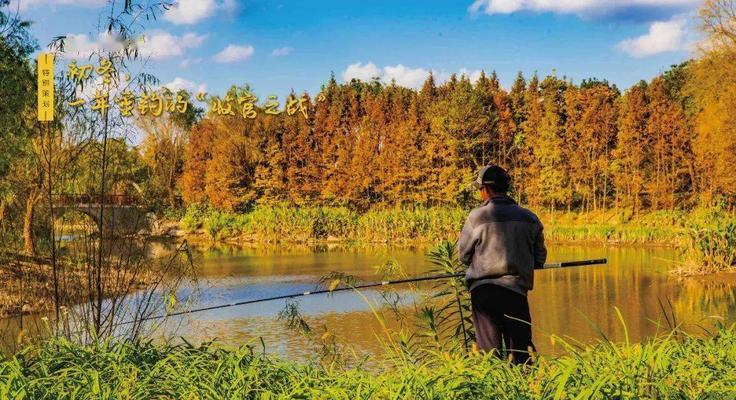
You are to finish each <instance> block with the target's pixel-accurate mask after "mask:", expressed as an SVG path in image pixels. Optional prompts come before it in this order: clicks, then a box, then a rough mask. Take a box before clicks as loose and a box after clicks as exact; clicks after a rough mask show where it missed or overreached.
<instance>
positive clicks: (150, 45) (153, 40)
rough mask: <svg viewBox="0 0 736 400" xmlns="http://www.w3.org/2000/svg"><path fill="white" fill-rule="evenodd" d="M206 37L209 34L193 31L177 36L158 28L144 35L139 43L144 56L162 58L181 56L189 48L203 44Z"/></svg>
mask: <svg viewBox="0 0 736 400" xmlns="http://www.w3.org/2000/svg"><path fill="white" fill-rule="evenodd" d="M205 39H207V35H197V34H196V33H192V32H189V33H185V34H184V35H182V36H175V35H172V34H171V33H169V32H166V31H160V30H157V31H152V32H148V33H147V34H146V35H145V36H144V38H143V40H142V42H141V43H139V45H138V51H139V53H140V55H141V56H142V57H148V58H151V59H152V60H161V59H165V58H171V57H177V56H181V55H183V54H184V53H185V52H186V51H187V50H188V49H194V48H197V47H199V46H201V45H202V43H204V41H205Z"/></svg>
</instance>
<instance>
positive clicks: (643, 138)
mask: <svg viewBox="0 0 736 400" xmlns="http://www.w3.org/2000/svg"><path fill="white" fill-rule="evenodd" d="M729 54H730V55H733V54H734V52H733V46H732V47H726V48H724V50H722V51H721V50H718V51H716V50H712V51H711V52H709V53H707V54H705V55H704V56H703V57H702V58H700V59H697V60H692V61H688V62H685V63H683V64H681V65H676V66H673V67H672V68H670V69H669V70H667V71H666V72H664V73H663V74H661V75H659V76H657V77H655V78H653V79H652V80H651V81H649V82H644V81H641V82H639V83H638V84H636V85H634V86H632V87H630V88H628V89H626V90H625V91H623V92H621V91H620V90H619V89H618V88H617V87H616V86H615V85H611V84H609V83H608V82H606V81H605V80H597V79H587V80H583V81H582V82H581V83H579V84H575V83H573V82H572V81H571V80H569V79H565V78H559V77H556V76H554V75H551V76H547V77H544V78H543V79H540V78H539V77H537V75H536V74H535V75H533V76H531V77H530V78H529V79H526V78H525V77H524V76H523V75H522V74H521V73H519V75H518V77H517V78H516V80H515V81H514V82H513V85H512V86H511V87H510V88H509V89H508V90H507V89H505V88H504V87H502V85H501V84H500V83H499V80H498V78H497V76H496V74H495V73H491V74H489V75H486V74H485V73H483V74H481V75H480V77H479V78H478V79H477V80H476V81H475V82H471V81H470V80H469V79H468V77H467V76H464V75H461V76H455V75H452V76H451V77H450V78H449V79H448V80H446V81H445V82H443V83H441V84H438V83H437V82H436V81H435V79H434V77H433V76H431V75H430V76H429V77H428V78H427V80H426V81H425V82H424V84H423V86H422V87H421V89H419V90H413V89H408V88H405V87H401V86H397V85H395V84H382V83H380V82H378V81H373V82H360V81H356V80H353V81H351V82H347V83H338V82H337V81H336V80H335V79H334V77H332V78H331V79H330V80H329V81H328V82H327V83H326V84H325V85H324V86H323V87H322V89H321V91H320V93H319V94H318V95H317V96H315V99H316V98H319V100H315V99H312V98H310V97H309V96H308V95H307V94H304V95H303V98H304V99H305V100H306V101H305V104H306V105H307V116H306V117H305V116H304V115H303V114H301V113H295V114H293V115H287V114H286V113H283V114H280V115H267V114H265V113H263V112H262V109H259V113H258V117H257V118H255V119H246V118H243V117H242V116H241V115H238V114H236V115H234V116H230V115H218V114H216V113H213V112H210V113H208V114H207V115H206V116H204V118H202V119H201V120H200V121H199V122H197V123H196V124H195V125H194V126H193V128H192V130H191V133H190V135H189V140H188V141H187V143H186V144H184V145H183V147H184V149H183V151H182V176H181V179H180V181H179V187H180V189H181V194H182V195H183V199H184V201H185V202H186V203H188V204H208V205H210V206H212V207H214V208H218V209H222V210H238V209H243V208H248V207H249V206H250V205H253V204H256V203H266V204H268V203H277V202H283V201H288V202H293V203H296V204H329V205H349V206H355V207H358V208H361V209H364V208H368V207H370V206H374V205H379V206H380V205H392V206H393V205H397V204H421V205H429V206H434V205H467V204H470V203H471V202H474V201H475V200H474V198H473V196H474V193H473V190H472V189H470V188H469V184H470V182H471V181H472V179H473V178H474V174H475V173H476V171H477V170H478V169H479V168H480V167H481V166H483V165H486V164H500V165H502V166H504V167H506V168H508V170H509V171H510V173H511V175H512V176H513V180H514V187H513V192H514V193H513V195H514V196H515V197H516V198H517V199H518V200H520V201H521V202H522V203H524V204H531V205H534V206H537V207H545V208H547V209H564V210H582V211H591V210H600V209H608V208H613V207H626V208H631V209H633V210H634V211H639V210H643V209H654V210H657V209H672V208H691V207H693V206H695V205H697V204H700V203H706V204H712V203H713V202H720V203H725V204H728V205H733V204H734V195H735V194H736V185H735V184H736V178H735V177H734V174H733V168H734V167H733V166H734V165H736V124H735V123H734V112H733V110H736V91H735V90H734V86H736V84H735V83H736V67H734V65H736V62H734V58H729ZM728 82H730V83H731V84H730V85H729V84H727V83H728ZM248 90H249V88H248V87H247V86H245V87H240V88H237V87H233V88H232V89H231V90H230V92H229V93H228V96H227V97H229V98H232V99H235V98H237V97H238V96H239V94H241V93H242V92H245V91H248ZM290 96H294V94H293V93H292V94H291V95H290ZM233 107H235V108H237V107H238V105H237V103H236V101H235V100H233Z"/></svg>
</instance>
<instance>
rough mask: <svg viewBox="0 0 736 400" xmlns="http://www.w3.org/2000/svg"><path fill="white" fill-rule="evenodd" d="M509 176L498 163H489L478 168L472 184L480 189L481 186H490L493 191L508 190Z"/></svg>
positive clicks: (502, 191)
mask: <svg viewBox="0 0 736 400" xmlns="http://www.w3.org/2000/svg"><path fill="white" fill-rule="evenodd" d="M510 184H511V178H510V177H509V174H508V173H506V170H505V169H503V168H501V167H499V166H498V165H489V166H486V167H483V168H481V169H480V172H479V173H478V178H477V179H476V180H475V182H473V186H475V187H476V188H478V189H480V188H482V187H483V186H490V187H491V189H493V191H494V192H499V193H504V192H507V191H508V190H509V185H510Z"/></svg>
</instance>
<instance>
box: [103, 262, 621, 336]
mask: <svg viewBox="0 0 736 400" xmlns="http://www.w3.org/2000/svg"><path fill="white" fill-rule="evenodd" d="M607 262H608V260H607V259H605V258H599V259H594V260H581V261H566V262H557V263H547V264H544V267H543V268H541V269H555V268H566V267H579V266H584V265H596V264H606V263H607ZM463 276H465V273H458V274H447V275H430V276H421V277H417V278H406V279H395V280H387V281H381V282H373V283H366V284H362V285H355V286H343V287H337V288H333V289H320V290H314V291H307V292H301V293H291V294H284V295H281V296H273V297H264V298H260V299H254V300H244V301H238V302H234V303H228V304H218V305H215V306H208V307H202V308H195V309H192V310H184V311H178V312H173V313H169V314H163V315H155V316H150V317H144V318H140V319H138V320H134V321H126V322H121V323H118V324H115V326H123V325H131V324H138V323H141V322H146V321H151V320H157V319H163V318H168V317H177V316H181V315H187V314H194V313H199V312H204V311H212V310H220V309H223V308H230V307H238V306H245V305H248V304H256V303H264V302H268V301H274V300H284V299H293V298H297V297H304V296H311V295H317V294H325V293H335V292H343V291H346V290H357V289H366V288H373V287H379V286H388V285H399V284H402V283H412V282H423V281H431V280H436V279H449V278H459V277H463Z"/></svg>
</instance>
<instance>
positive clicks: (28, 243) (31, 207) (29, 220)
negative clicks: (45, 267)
mask: <svg viewBox="0 0 736 400" xmlns="http://www.w3.org/2000/svg"><path fill="white" fill-rule="evenodd" d="M37 200H38V196H37V194H36V191H35V190H34V191H32V192H31V193H30V194H29V195H28V198H27V199H26V214H25V217H24V218H23V249H24V250H25V253H26V254H27V255H29V256H31V257H32V256H35V255H36V247H35V245H34V243H33V216H34V214H35V210H36V201H37Z"/></svg>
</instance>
